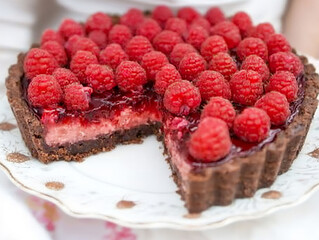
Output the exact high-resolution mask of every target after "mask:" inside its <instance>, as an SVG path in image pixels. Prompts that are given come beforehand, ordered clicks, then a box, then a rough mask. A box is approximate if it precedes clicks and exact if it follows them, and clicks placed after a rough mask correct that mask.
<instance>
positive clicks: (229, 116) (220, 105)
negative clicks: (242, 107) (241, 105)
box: [201, 97, 236, 128]
mask: <svg viewBox="0 0 319 240" xmlns="http://www.w3.org/2000/svg"><path fill="white" fill-rule="evenodd" d="M207 117H215V118H219V119H221V120H223V121H224V122H225V123H227V126H228V127H229V128H231V127H232V126H233V122H234V120H235V117H236V111H235V109H234V107H233V105H232V104H231V102H230V101H229V100H227V99H225V98H222V97H212V98H211V99H210V100H209V102H208V103H207V105H206V106H205V107H204V109H203V111H202V114H201V119H204V118H207Z"/></svg>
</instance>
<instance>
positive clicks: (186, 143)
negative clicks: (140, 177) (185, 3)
mask: <svg viewBox="0 0 319 240" xmlns="http://www.w3.org/2000/svg"><path fill="white" fill-rule="evenodd" d="M6 86H7V96H8V99H9V102H10V105H11V108H12V110H13V112H14V114H15V116H16V119H17V122H18V125H19V128H20V131H21V134H22V136H23V139H24V141H25V143H26V145H27V147H28V148H29V149H30V151H31V154H32V156H34V157H35V158H38V159H39V160H40V161H41V162H43V163H49V162H51V161H56V160H65V161H82V160H83V158H85V157H86V156H89V155H92V154H95V153H98V152H101V151H109V150H111V149H112V148H114V147H115V146H116V145H117V144H121V143H126V144H127V143H134V142H139V141H141V139H142V138H143V137H145V136H148V135H151V134H155V135H157V136H158V139H159V140H160V141H162V142H163V144H164V147H165V154H166V155H167V157H168V158H167V159H168V163H169V165H170V167H171V169H172V173H173V176H174V180H175V182H176V184H177V185H178V187H179V193H180V195H181V197H182V199H183V200H184V201H185V206H186V208H187V209H188V210H189V212H191V213H198V212H201V211H203V210H205V209H207V208H208V207H210V206H213V205H228V204H231V203H232V201H233V200H234V199H235V198H243V197H251V196H253V195H254V193H255V192H256V190H257V189H258V188H261V187H268V186H270V185H271V184H272V183H273V182H274V180H275V179H276V177H277V175H278V174H281V173H284V172H286V171H287V170H288V169H289V167H290V165H291V164H292V162H293V160H294V159H295V158H296V156H297V154H298V152H299V151H300V149H301V147H302V146H303V142H304V140H305V137H306V134H307V131H308V129H309V125H310V123H311V120H312V117H313V115H314V112H315V110H316V107H317V100H316V98H317V94H318V75H317V74H316V73H315V69H314V67H313V66H312V65H310V64H308V63H307V59H306V58H305V57H300V56H298V55H297V54H296V52H295V51H294V50H293V49H292V48H291V46H290V44H289V42H288V41H287V40H286V38H285V37H284V36H283V35H281V34H277V33H275V31H274V29H273V27H272V26H271V25H270V24H269V23H261V24H259V25H257V26H254V25H253V23H252V21H251V19H250V17H249V15H248V14H247V13H245V12H239V13H236V14H235V15H234V16H232V17H230V18H226V17H225V16H224V14H223V13H222V12H221V11H220V9H218V8H216V7H214V8H211V9H208V11H207V13H206V14H205V15H201V14H199V13H198V12H197V11H196V10H194V9H192V8H189V7H185V8H181V9H180V10H178V12H177V13H176V14H174V13H173V12H172V11H171V10H170V9H169V8H168V7H165V6H159V7H156V8H155V9H154V10H153V11H152V12H148V13H143V12H141V11H140V10H138V9H130V10H129V11H128V12H127V13H125V14H124V15H122V16H109V15H107V14H105V13H102V12H98V13H95V14H93V15H91V16H90V17H89V18H88V19H87V20H86V22H85V23H79V22H76V21H74V20H72V19H66V20H64V21H63V22H62V23H61V25H60V27H59V29H58V30H56V31H55V30H52V29H48V30H46V31H45V32H44V33H43V35H42V38H41V41H40V44H34V45H33V46H32V48H31V49H30V50H29V51H28V52H27V53H25V54H24V53H21V54H20V55H19V56H18V62H17V64H15V65H13V66H12V67H11V68H10V70H9V77H8V78H7V81H6Z"/></svg>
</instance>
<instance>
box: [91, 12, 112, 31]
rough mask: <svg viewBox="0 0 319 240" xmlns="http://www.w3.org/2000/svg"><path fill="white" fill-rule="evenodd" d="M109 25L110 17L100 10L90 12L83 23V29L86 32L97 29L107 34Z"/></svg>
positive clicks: (110, 23) (110, 22) (110, 24)
mask: <svg viewBox="0 0 319 240" xmlns="http://www.w3.org/2000/svg"><path fill="white" fill-rule="evenodd" d="M111 27H112V19H111V18H110V17H109V16H108V15H107V14H105V13H102V12H97V13H94V14H92V15H91V16H90V17H89V18H88V19H87V20H86V23H85V31H86V32H87V33H90V32H92V31H96V30H98V31H102V32H104V33H106V34H107V33H108V32H109V31H110V29H111Z"/></svg>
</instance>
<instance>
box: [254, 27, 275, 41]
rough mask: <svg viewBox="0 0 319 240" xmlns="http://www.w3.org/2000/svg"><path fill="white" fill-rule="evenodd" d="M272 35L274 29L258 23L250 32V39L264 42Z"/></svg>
mask: <svg viewBox="0 0 319 240" xmlns="http://www.w3.org/2000/svg"><path fill="white" fill-rule="evenodd" d="M274 33H275V29H274V27H273V26H272V25H271V24H270V23H260V24H258V25H257V26H256V27H255V28H254V29H253V30H252V33H251V37H256V38H260V39H261V40H263V41H265V42H266V41H267V39H268V37H270V36H271V35H272V34H274Z"/></svg>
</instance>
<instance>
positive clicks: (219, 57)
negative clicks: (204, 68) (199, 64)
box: [208, 52, 237, 80]
mask: <svg viewBox="0 0 319 240" xmlns="http://www.w3.org/2000/svg"><path fill="white" fill-rule="evenodd" d="M208 69H209V70H214V71H216V72H220V73H221V74H223V76H224V77H225V79H227V80H230V78H231V77H232V76H233V74H234V73H235V72H237V65H236V63H235V62H234V60H233V59H232V57H231V56H230V55H229V54H228V53H224V52H220V53H217V54H216V55H214V56H213V57H212V60H211V61H210V63H209V67H208Z"/></svg>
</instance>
